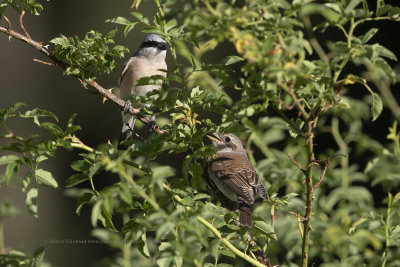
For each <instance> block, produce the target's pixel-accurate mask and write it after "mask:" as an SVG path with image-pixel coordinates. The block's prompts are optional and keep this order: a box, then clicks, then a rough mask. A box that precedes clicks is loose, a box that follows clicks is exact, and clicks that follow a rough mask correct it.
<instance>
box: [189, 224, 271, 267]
mask: <svg viewBox="0 0 400 267" xmlns="http://www.w3.org/2000/svg"><path fill="white" fill-rule="evenodd" d="M197 220H198V221H199V222H201V223H202V224H203V225H204V226H205V227H207V228H208V229H209V230H210V231H211V232H213V234H214V235H215V236H216V237H217V238H218V239H219V240H220V241H221V242H222V244H224V245H225V246H226V247H227V248H228V249H229V250H231V251H232V252H233V253H235V255H237V256H239V257H241V258H242V259H244V260H245V261H247V262H249V263H251V264H253V265H254V266H259V267H265V265H264V264H261V263H260V262H258V261H257V260H255V259H253V258H252V257H250V256H249V255H247V254H245V253H244V252H242V251H240V250H239V249H237V248H236V247H235V246H234V245H232V244H231V243H230V242H229V241H228V240H226V239H225V238H223V237H222V235H221V233H220V232H219V231H218V230H217V229H216V228H215V227H214V226H213V225H212V224H211V223H209V222H207V221H206V220H205V219H204V218H203V217H201V216H197Z"/></svg>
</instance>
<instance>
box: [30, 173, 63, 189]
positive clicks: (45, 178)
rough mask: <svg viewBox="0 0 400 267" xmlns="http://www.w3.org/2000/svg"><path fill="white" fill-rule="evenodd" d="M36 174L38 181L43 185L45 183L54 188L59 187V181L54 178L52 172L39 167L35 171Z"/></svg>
mask: <svg viewBox="0 0 400 267" xmlns="http://www.w3.org/2000/svg"><path fill="white" fill-rule="evenodd" d="M35 176H36V181H37V182H38V183H39V184H41V185H45V186H48V187H52V188H54V189H56V188H58V183H57V181H56V180H55V179H54V177H53V175H52V174H51V172H48V171H45V170H42V169H37V170H36V171H35Z"/></svg>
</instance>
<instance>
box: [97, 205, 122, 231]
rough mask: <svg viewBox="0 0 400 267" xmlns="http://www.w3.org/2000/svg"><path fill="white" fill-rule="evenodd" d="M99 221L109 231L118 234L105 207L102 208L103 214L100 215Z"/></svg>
mask: <svg viewBox="0 0 400 267" xmlns="http://www.w3.org/2000/svg"><path fill="white" fill-rule="evenodd" d="M99 220H100V221H101V222H102V224H103V226H104V227H105V228H107V229H108V230H111V231H114V232H118V230H117V229H116V228H115V226H114V224H113V222H112V218H111V214H110V213H109V212H108V211H107V209H106V208H105V207H104V205H102V206H101V213H100V214H99Z"/></svg>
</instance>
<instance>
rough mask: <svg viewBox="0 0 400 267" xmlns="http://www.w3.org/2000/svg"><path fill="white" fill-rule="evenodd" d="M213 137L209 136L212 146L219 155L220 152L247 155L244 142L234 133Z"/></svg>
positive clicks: (218, 134)
mask: <svg viewBox="0 0 400 267" xmlns="http://www.w3.org/2000/svg"><path fill="white" fill-rule="evenodd" d="M213 135H214V137H213V136H209V135H207V137H208V138H209V139H210V140H211V141H212V144H213V146H214V148H215V151H217V153H219V152H235V153H246V151H245V150H244V148H243V144H242V141H240V139H239V138H238V137H237V136H236V135H234V134H233V133H227V134H220V133H214V134H213Z"/></svg>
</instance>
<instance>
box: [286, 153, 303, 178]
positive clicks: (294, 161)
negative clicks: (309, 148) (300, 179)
mask: <svg viewBox="0 0 400 267" xmlns="http://www.w3.org/2000/svg"><path fill="white" fill-rule="evenodd" d="M286 155H287V156H288V157H289V159H290V160H291V161H292V162H293V164H294V165H296V167H297V168H299V170H300V171H302V172H303V173H306V170H305V169H304V168H303V167H302V166H301V165H300V163H298V162H297V161H296V160H295V159H294V158H293V157H292V156H290V155H289V153H287V152H286Z"/></svg>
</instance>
